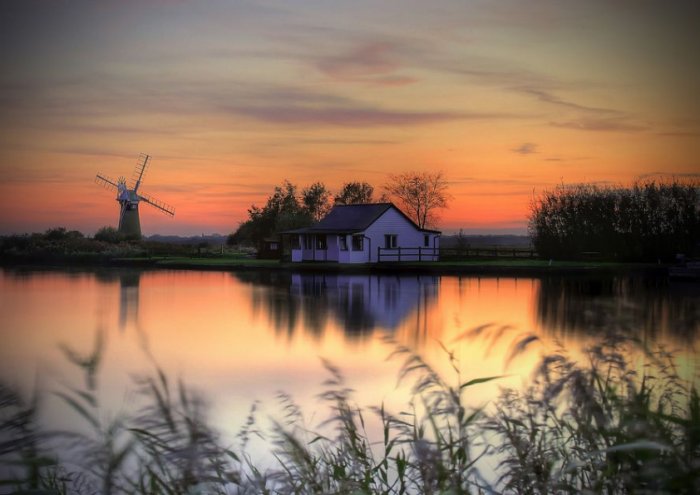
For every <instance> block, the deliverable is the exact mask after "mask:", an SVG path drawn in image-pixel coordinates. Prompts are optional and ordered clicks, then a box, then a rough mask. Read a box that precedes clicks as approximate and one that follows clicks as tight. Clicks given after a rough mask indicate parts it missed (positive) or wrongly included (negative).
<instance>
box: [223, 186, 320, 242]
mask: <svg viewBox="0 0 700 495" xmlns="http://www.w3.org/2000/svg"><path fill="white" fill-rule="evenodd" d="M248 217H249V218H248V220H246V221H245V222H243V223H241V225H240V226H239V227H238V229H237V230H236V232H235V233H233V234H232V235H231V236H229V239H228V242H229V243H231V244H238V243H242V242H250V243H252V244H253V245H255V246H256V247H257V248H258V249H260V248H262V246H263V243H264V241H265V239H267V238H269V237H272V236H274V235H275V234H276V233H277V232H279V231H282V230H291V229H295V228H299V227H305V226H307V225H309V224H310V223H311V222H312V218H311V216H310V215H309V212H308V211H307V209H306V208H305V207H303V206H302V204H301V203H300V202H299V198H298V197H297V186H296V185H294V184H292V183H291V182H289V181H287V180H286V181H284V183H283V184H282V185H281V186H276V187H275V190H274V192H273V193H272V195H271V196H270V197H268V198H267V203H266V204H265V206H263V207H262V208H260V207H258V206H255V205H251V207H250V208H249V209H248Z"/></svg>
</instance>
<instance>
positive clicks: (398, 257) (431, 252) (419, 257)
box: [377, 247, 440, 263]
mask: <svg viewBox="0 0 700 495" xmlns="http://www.w3.org/2000/svg"><path fill="white" fill-rule="evenodd" d="M439 257H440V250H439V249H437V248H430V247H397V248H383V247H378V248H377V261H378V262H380V263H382V262H390V261H395V262H398V261H437V260H438V259H439Z"/></svg>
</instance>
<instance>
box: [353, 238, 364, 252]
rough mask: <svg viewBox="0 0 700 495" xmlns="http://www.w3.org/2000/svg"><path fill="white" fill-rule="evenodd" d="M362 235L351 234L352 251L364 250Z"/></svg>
mask: <svg viewBox="0 0 700 495" xmlns="http://www.w3.org/2000/svg"><path fill="white" fill-rule="evenodd" d="M364 240H365V239H364V237H363V236H361V235H354V236H352V250H353V251H364V250H365V245H364V242H363V241H364Z"/></svg>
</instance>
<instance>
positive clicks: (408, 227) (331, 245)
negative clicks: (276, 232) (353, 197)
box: [284, 203, 440, 263]
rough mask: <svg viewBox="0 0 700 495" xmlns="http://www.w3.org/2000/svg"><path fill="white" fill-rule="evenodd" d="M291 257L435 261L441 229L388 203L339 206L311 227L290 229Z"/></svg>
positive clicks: (301, 259)
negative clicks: (422, 224) (415, 219)
mask: <svg viewBox="0 0 700 495" xmlns="http://www.w3.org/2000/svg"><path fill="white" fill-rule="evenodd" d="M284 234H285V235H287V236H289V239H290V246H291V260H292V261H293V262H301V261H335V262H338V263H377V262H386V261H394V262H396V261H437V260H438V257H439V252H438V251H439V247H440V245H439V242H440V232H439V231H437V230H429V229H421V228H420V227H418V225H416V224H415V222H413V221H412V220H411V219H410V218H408V217H407V216H406V215H405V214H404V213H403V212H402V211H401V210H399V209H398V208H397V207H396V206H394V205H393V204H391V203H372V204H360V205H339V206H334V207H333V209H332V210H331V211H330V212H329V213H328V215H326V216H325V217H324V218H323V219H322V220H321V221H320V222H318V223H317V224H315V225H312V226H311V227H307V228H303V229H297V230H291V231H288V232H285V233H284Z"/></svg>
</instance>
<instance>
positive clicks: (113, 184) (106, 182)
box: [95, 174, 119, 189]
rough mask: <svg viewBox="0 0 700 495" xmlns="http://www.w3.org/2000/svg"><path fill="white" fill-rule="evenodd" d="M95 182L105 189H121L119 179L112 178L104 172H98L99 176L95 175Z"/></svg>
mask: <svg viewBox="0 0 700 495" xmlns="http://www.w3.org/2000/svg"><path fill="white" fill-rule="evenodd" d="M95 183H96V184H99V185H101V186H102V187H104V188H105V189H111V188H114V189H119V186H118V185H117V181H115V180H112V179H110V178H109V177H107V176H105V175H102V174H97V176H96V177H95Z"/></svg>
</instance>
